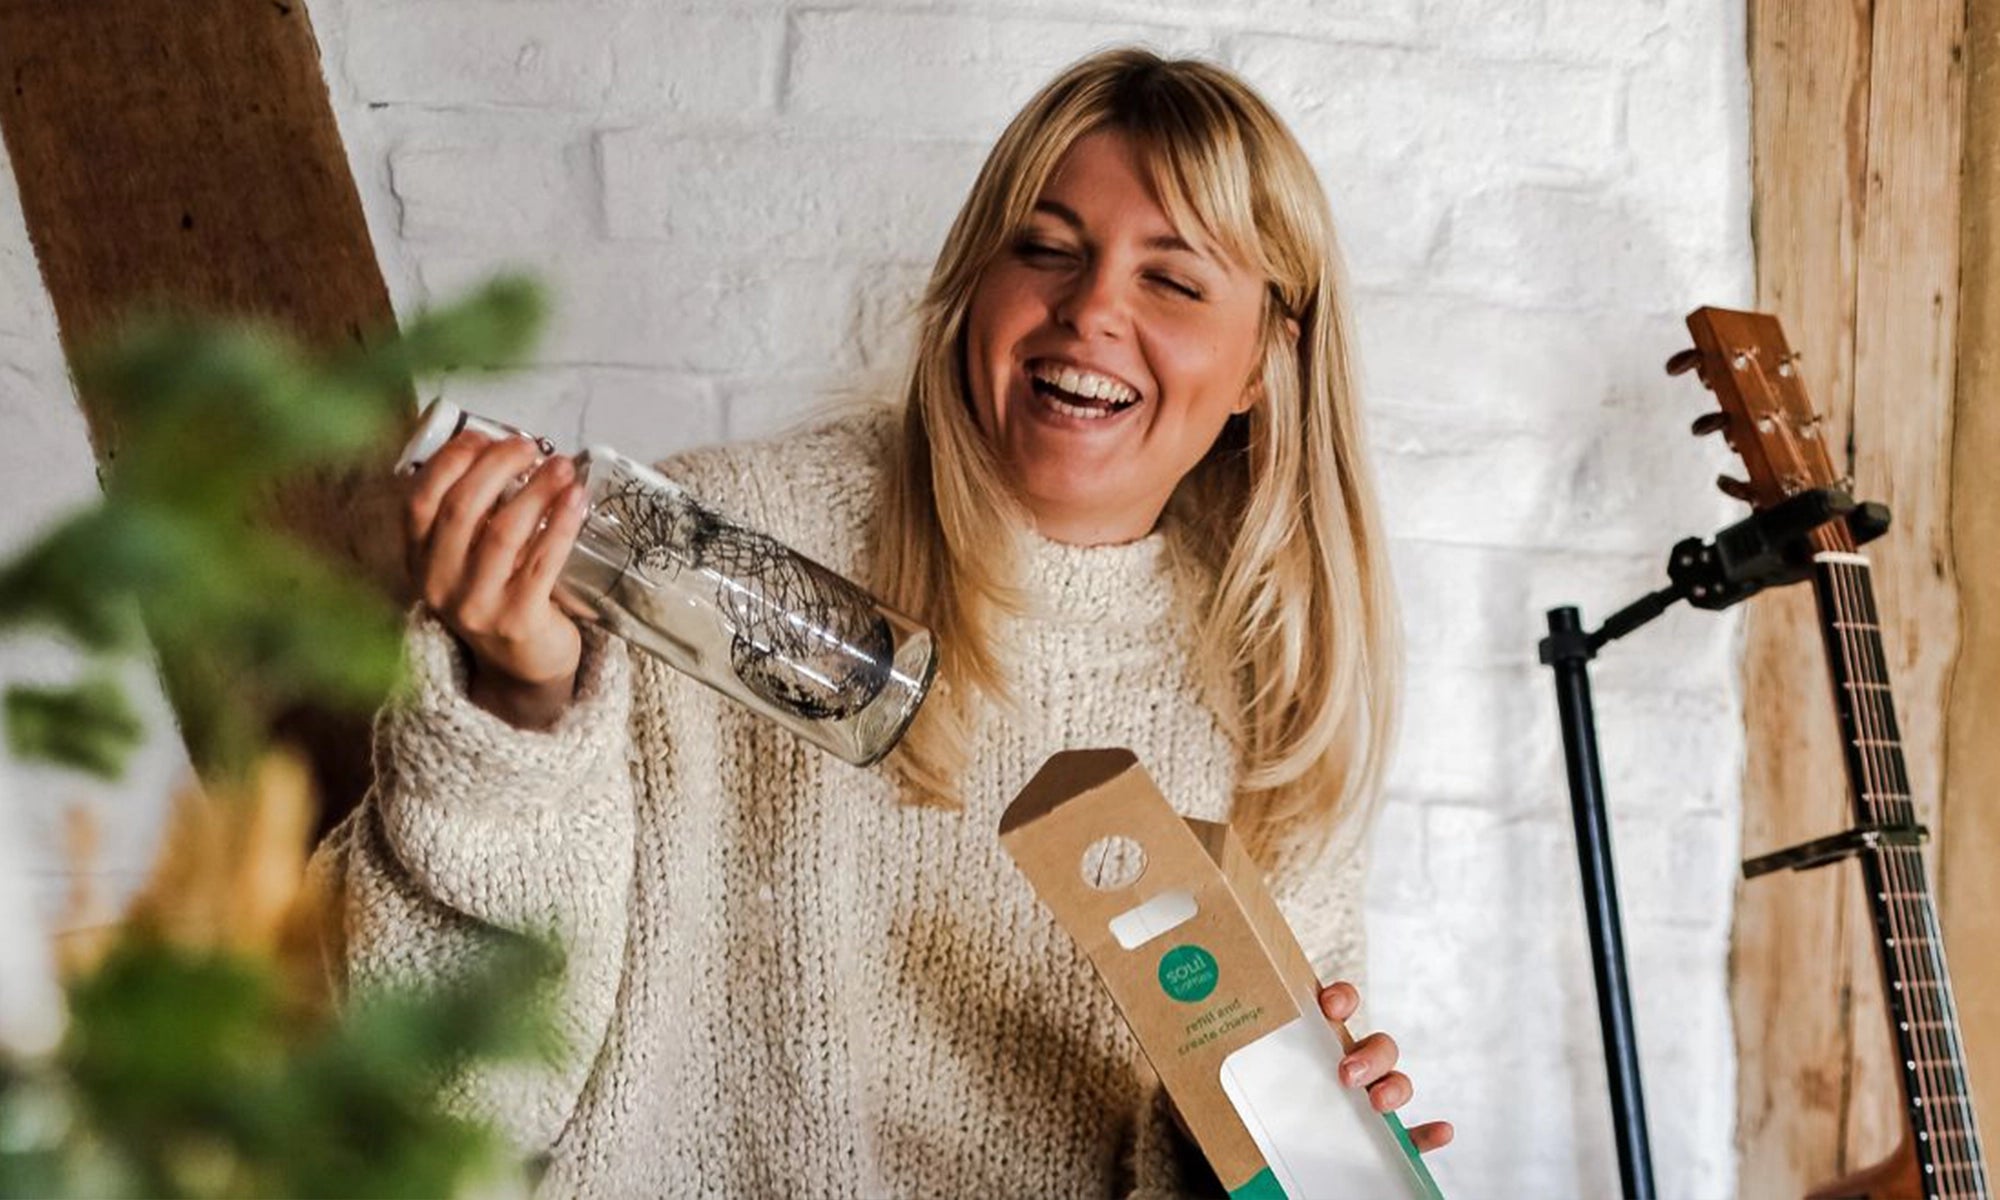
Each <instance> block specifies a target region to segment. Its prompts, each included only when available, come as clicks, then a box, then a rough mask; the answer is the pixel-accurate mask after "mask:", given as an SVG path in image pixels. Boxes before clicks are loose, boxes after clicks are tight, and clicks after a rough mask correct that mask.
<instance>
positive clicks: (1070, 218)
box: [1035, 200, 1208, 259]
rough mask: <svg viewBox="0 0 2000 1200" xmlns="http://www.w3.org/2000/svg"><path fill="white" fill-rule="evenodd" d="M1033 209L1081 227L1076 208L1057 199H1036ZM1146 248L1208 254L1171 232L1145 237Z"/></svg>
mask: <svg viewBox="0 0 2000 1200" xmlns="http://www.w3.org/2000/svg"><path fill="white" fill-rule="evenodd" d="M1035 211H1036V212H1043V213H1047V214H1049V215H1050V216H1052V217H1055V218H1057V219H1058V220H1060V221H1062V222H1063V223H1064V224H1065V225H1068V226H1070V227H1071V228H1073V229H1076V230H1078V231H1081V230H1082V229H1083V218H1082V217H1079V216H1077V215H1076V210H1074V209H1072V208H1070V207H1069V205H1067V204H1064V203H1062V202H1061V201H1059V200H1037V201H1035ZM1146 248H1147V249H1148V250H1180V251H1184V252H1186V253H1188V254H1192V255H1194V256H1195V257H1196V258H1204V259H1205V258H1207V257H1208V255H1206V254H1203V253H1202V252H1201V251H1199V250H1197V249H1195V248H1194V247H1193V246H1190V245H1188V244H1187V242H1186V241H1185V240H1183V239H1182V238H1180V237H1179V236H1177V235H1175V234H1171V233H1162V234H1157V235H1155V236H1153V237H1149V238H1147V239H1146Z"/></svg>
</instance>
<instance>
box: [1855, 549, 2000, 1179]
mask: <svg viewBox="0 0 2000 1200" xmlns="http://www.w3.org/2000/svg"><path fill="white" fill-rule="evenodd" d="M1836 537H1837V535H1836ZM1830 540H1831V539H1830ZM1838 540H1843V541H1844V540H1845V539H1844V538H1840V539H1838ZM1826 565H1827V568H1828V578H1829V581H1830V582H1831V583H1832V584H1833V587H1832V588H1831V589H1830V592H1829V594H1830V597H1831V598H1832V599H1833V600H1834V604H1835V608H1836V613H1835V616H1836V623H1835V629H1836V631H1837V635H1838V640H1839V642H1840V645H1841V656H1842V658H1843V659H1844V660H1845V661H1844V663H1843V665H1844V667H1845V668H1846V675H1847V679H1846V682H1848V683H1850V684H1861V685H1863V686H1862V687H1858V688H1849V689H1848V692H1849V697H1848V703H1849V711H1850V712H1852V713H1853V714H1854V721H1855V732H1856V734H1857V744H1856V750H1857V751H1858V759H1859V762H1860V765H1861V771H1862V776H1863V778H1862V781H1861V782H1862V797H1861V800H1862V803H1861V805H1860V807H1861V808H1862V809H1863V811H1864V814H1865V816H1866V817H1867V818H1868V819H1869V820H1870V821H1871V822H1872V823H1875V824H1890V825H1906V824H1910V823H1913V822H1914V820H1915V809H1914V806H1913V805H1912V803H1911V798H1910V792H1909V781H1908V775H1907V772H1906V771H1905V770H1904V769H1903V764H1902V756H1901V754H1900V752H1899V751H1900V745H1901V743H1900V737H1899V733H1900V731H1899V730H1898V729H1897V727H1896V723H1895V716H1894V713H1895V709H1894V703H1893V697H1892V696H1891V695H1890V694H1889V693H1887V692H1886V691H1883V690H1878V689H1884V688H1887V687H1888V671H1887V665H1888V664H1887V663H1886V662H1885V661H1882V659H1881V650H1880V647H1881V642H1880V638H1879V630H1880V619H1879V613H1877V612H1876V611H1875V606H1874V605H1873V604H1872V603H1871V601H1872V599H1873V595H1872V593H1873V589H1872V587H1871V586H1870V582H1869V578H1868V575H1867V574H1866V567H1865V566H1864V565H1863V564H1860V563H1851V562H1838V561H1835V562H1829V563H1828V564H1826ZM1840 617H1847V618H1852V619H1849V620H1840V619H1839V618H1840ZM1864 627H1865V628H1868V630H1869V632H1870V633H1873V634H1875V635H1876V636H1873V637H1870V636H1866V635H1864V634H1863V633H1862V632H1861V630H1862V629H1863V628H1864ZM1883 785H1887V786H1886V788H1885V787H1884V786H1883ZM1872 857H1873V860H1874V861H1873V865H1874V867H1875V870H1874V871H1872V872H1870V873H1871V874H1873V875H1874V876H1875V877H1876V880H1875V881H1876V882H1877V883H1878V884H1882V885H1886V888H1885V890H1887V891H1888V892H1889V893H1890V894H1889V895H1887V896H1884V897H1878V900H1879V901H1881V902H1882V903H1883V910H1884V915H1885V916H1886V918H1887V921H1888V924H1889V926H1890V930H1889V933H1890V937H1891V939H1892V944H1891V945H1890V946H1889V947H1886V949H1888V950H1889V951H1890V956H1891V957H1892V958H1893V959H1894V961H1895V963H1896V966H1897V968H1898V971H1897V973H1898V975H1899V976H1900V978H1899V979H1898V980H1897V981H1895V982H1896V984H1897V987H1896V990H1897V993H1898V994H1897V996H1896V997H1895V998H1896V1000H1897V1002H1898V1006H1899V1007H1900V1009H1901V1013H1900V1016H1899V1018H1898V1020H1899V1021H1900V1022H1901V1023H1902V1025H1903V1030H1902V1032H1903V1034H1904V1038H1903V1039H1902V1041H1903V1042H1904V1046H1899V1047H1898V1048H1899V1049H1902V1048H1905V1047H1907V1049H1908V1050H1909V1052H1910V1055H1911V1059H1910V1062H1909V1063H1908V1064H1907V1065H1906V1068H1905V1069H1906V1071H1907V1072H1909V1073H1910V1074H1913V1075H1914V1076H1916V1078H1913V1079H1911V1081H1910V1087H1911V1090H1912V1091H1916V1090H1917V1089H1918V1087H1919V1085H1921V1093H1920V1094H1918V1095H1914V1096H1911V1097H1909V1099H1910V1100H1912V1101H1913V1103H1911V1104H1910V1106H1909V1107H1911V1108H1913V1109H1915V1110H1916V1121H1915V1122H1914V1123H1915V1124H1917V1125H1918V1126H1920V1130H1921V1132H1922V1133H1923V1134H1924V1136H1923V1137H1922V1138H1920V1139H1919V1140H1920V1141H1922V1142H1923V1143H1924V1145H1923V1152H1922V1153H1921V1155H1920V1159H1919V1161H1921V1162H1922V1163H1923V1164H1924V1167H1925V1172H1924V1173H1925V1174H1926V1175H1927V1176H1929V1179H1927V1180H1926V1186H1927V1188H1928V1189H1930V1190H1935V1191H1938V1193H1939V1194H1940V1195H1941V1196H1957V1195H1961V1194H1964V1195H1970V1196H1983V1195H1984V1192H1983V1190H1980V1189H1981V1188H1982V1181H1980V1180H1978V1179H1977V1178H1976V1176H1973V1175H1972V1174H1971V1173H1970V1172H1969V1171H1968V1165H1969V1164H1968V1159H1967V1156H1966V1153H1965V1151H1966V1150H1967V1149H1969V1147H1965V1146H1963V1145H1962V1144H1961V1143H1962V1138H1961V1137H1959V1136H1957V1134H1959V1133H1960V1132H1961V1130H1959V1129H1952V1128H1945V1127H1944V1126H1945V1125H1946V1124H1949V1125H1952V1126H1959V1125H1961V1122H1960V1121H1958V1120H1957V1119H1956V1118H1957V1117H1958V1116H1960V1115H1964V1116H1966V1117H1969V1116H1970V1113H1969V1111H1967V1108H1968V1104H1967V1097H1966V1096H1965V1094H1964V1093H1965V1089H1964V1087H1963V1084H1962V1082H1959V1081H1955V1080H1953V1078H1952V1073H1953V1072H1952V1064H1953V1062H1954V1060H1953V1059H1951V1058H1949V1057H1947V1055H1948V1054H1949V1052H1950V1051H1951V1050H1952V1049H1953V1047H1952V1046H1951V1044H1950V1043H1951V1041H1952V1038H1951V1026H1950V1020H1949V1019H1948V1018H1949V1015H1950V1010H1949V1006H1948V1000H1949V992H1948V987H1949V977H1948V976H1944V975H1942V974H1941V973H1938V972H1936V971H1935V970H1932V971H1931V978H1930V979H1928V980H1926V979H1923V978H1919V977H1918V972H1917V971H1916V967H1917V966H1918V965H1919V964H1918V959H1917V957H1916V955H1917V953H1918V952H1917V951H1916V950H1913V949H1912V948H1911V945H1910V943H1911V940H1912V936H1913V934H1914V936H1915V939H1916V940H1917V941H1918V942H1921V943H1923V944H1924V946H1925V947H1926V949H1925V950H1924V951H1923V953H1924V956H1925V958H1927V959H1928V960H1929V961H1928V962H1925V963H1923V966H1924V967H1926V968H1927V969H1933V968H1935V967H1936V966H1937V965H1938V960H1937V955H1936V953H1935V949H1936V946H1937V938H1936V935H1935V924H1934V922H1933V921H1931V920H1928V919H1927V917H1928V916H1929V914H1928V913H1926V912H1925V911H1923V910H1922V909H1921V908H1919V909H1918V910H1917V911H1914V912H1912V911H1911V906H1912V903H1913V902H1918V903H1920V898H1921V897H1922V896H1923V895H1924V891H1923V890H1922V889H1920V888H1919V887H1917V886H1913V885H1915V884H1917V883H1919V882H1920V881H1919V880H1917V879H1916V878H1914V877H1912V875H1911V874H1910V870H1911V865H1912V862H1911V860H1912V859H1913V858H1915V856H1912V855H1910V854H1908V853H1905V852H1903V851H1902V850H1901V848H1898V847H1882V848H1880V849H1878V850H1876V851H1875V852H1873V855H1872ZM1922 869H1923V868H1922V863H1921V859H1920V858H1916V859H1915V870H1916V871H1918V872H1921V871H1922ZM1927 984H1928V985H1930V986H1926V985H1927ZM1932 997H1935V998H1936V999H1932ZM1940 1001H1943V1002H1945V1003H1943V1004H1941V1003H1940ZM1955 1082H1957V1083H1958V1086H1956V1087H1954V1086H1953V1084H1954V1083H1955ZM1923 1093H1927V1097H1926V1095H1925V1094H1923ZM1926 1098H1927V1099H1928V1101H1929V1102H1928V1103H1926ZM1940 1100H1943V1101H1944V1105H1943V1107H1942V1109H1940V1107H1939V1104H1938V1101H1940ZM1963 1124H1964V1125H1967V1126H1969V1124H1970V1122H1969V1121H1967V1122H1964V1123H1963Z"/></svg>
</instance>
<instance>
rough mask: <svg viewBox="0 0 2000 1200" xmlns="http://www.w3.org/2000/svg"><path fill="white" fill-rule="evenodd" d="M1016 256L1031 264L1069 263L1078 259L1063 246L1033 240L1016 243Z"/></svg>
mask: <svg viewBox="0 0 2000 1200" xmlns="http://www.w3.org/2000/svg"><path fill="white" fill-rule="evenodd" d="M1014 256H1015V257H1016V258H1019V259H1020V260H1021V261H1023V262H1029V263H1037V262H1041V263H1056V262H1068V261H1069V260H1070V259H1072V258H1075V257H1076V256H1075V255H1074V254H1071V253H1070V252H1069V251H1068V250H1065V249H1064V248H1063V247H1061V246H1055V245H1051V244H1050V243H1048V242H1037V241H1034V240H1032V239H1028V240H1023V241H1019V242H1015V243H1014Z"/></svg>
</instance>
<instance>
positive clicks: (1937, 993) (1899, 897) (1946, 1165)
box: [1844, 564, 1985, 1196]
mask: <svg viewBox="0 0 2000 1200" xmlns="http://www.w3.org/2000/svg"><path fill="white" fill-rule="evenodd" d="M1844 573H1845V574H1847V576H1848V579H1847V587H1848V590H1849V592H1850V594H1851V596H1852V598H1853V602H1854V606H1855V608H1856V609H1857V611H1858V613H1859V615H1860V617H1861V618H1862V621H1863V623H1864V624H1866V625H1869V626H1873V627H1874V628H1876V629H1878V630H1879V628H1880V625H1881V615H1880V612H1879V611H1878V610H1877V606H1876V604H1875V599H1874V590H1873V588H1872V586H1870V583H1869V579H1870V574H1871V572H1870V571H1869V568H1868V567H1867V566H1866V565H1865V564H1852V565H1849V566H1847V567H1846V568H1845V571H1844ZM1862 646H1863V649H1864V650H1866V651H1868V652H1869V654H1868V659H1869V660H1870V661H1869V662H1868V663H1867V664H1866V666H1867V669H1869V670H1872V672H1873V676H1874V677H1873V678H1872V679H1871V680H1869V681H1868V682H1871V683H1873V684H1875V685H1877V686H1878V687H1879V688H1881V689H1887V688H1888V686H1889V674H1888V663H1887V662H1886V661H1885V660H1884V659H1883V657H1882V655H1883V647H1882V645H1881V642H1880V639H1879V637H1874V638H1868V639H1864V640H1863V641H1862ZM1868 694H1869V695H1872V696H1875V697H1877V699H1876V700H1875V701H1874V702H1873V703H1872V704H1870V705H1869V706H1868V708H1867V711H1868V713H1869V715H1870V717H1871V718H1872V721H1873V724H1874V727H1875V729H1876V731H1877V733H1878V734H1879V736H1878V737H1877V738H1875V739H1872V740H1873V741H1875V742H1876V743H1877V744H1876V745H1874V746H1872V747H1870V748H1869V749H1870V751H1871V754H1872V756H1873V757H1874V758H1875V759H1877V760H1878V762H1879V763H1880V764H1881V766H1882V767H1883V768H1885V769H1886V775H1887V777H1888V780H1889V782H1890V783H1891V785H1892V791H1891V792H1890V794H1889V798H1890V800H1891V801H1892V803H1893V804H1894V805H1895V806H1896V808H1897V810H1898V811H1896V812H1895V813H1894V814H1893V815H1894V817H1895V818H1896V820H1897V822H1898V823H1914V822H1915V820H1916V811H1915V806H1914V803H1913V799H1912V795H1911V791H1910V785H1909V775H1908V770H1907V767H1906V764H1905V760H1904V758H1903V755H1902V753H1901V736H1900V734H1901V731H1900V730H1899V729H1898V728H1897V725H1896V720H1895V705H1894V696H1893V694H1892V693H1891V692H1889V691H1887V690H1879V691H1873V692H1869V693H1868ZM1877 857H1878V861H1880V863H1881V864H1882V866H1883V867H1884V868H1885V871H1884V874H1885V875H1886V877H1887V879H1888V881H1889V883H1890V886H1891V887H1892V888H1893V889H1894V891H1895V894H1894V895H1893V896H1892V897H1890V901H1891V905H1892V912H1894V913H1895V914H1896V921H1897V924H1898V925H1899V926H1901V930H1902V931H1901V933H1900V934H1899V941H1906V940H1907V939H1908V937H1909V931H1910V930H1911V929H1912V928H1914V929H1915V930H1916V931H1917V934H1916V936H1917V940H1918V941H1919V942H1920V943H1922V947H1923V949H1922V958H1923V965H1924V966H1925V968H1926V969H1927V970H1928V971H1929V972H1930V973H1931V978H1930V979H1929V980H1928V981H1925V980H1912V981H1911V982H1912V983H1914V984H1915V985H1917V991H1918V994H1919V995H1920V996H1923V997H1926V999H1924V1000H1922V1001H1921V1002H1920V1008H1921V1010H1922V1011H1921V1012H1919V1015H1918V1019H1919V1020H1925V1019H1929V1020H1931V1021H1932V1022H1933V1023H1931V1024H1927V1025H1924V1026H1922V1027H1920V1031H1921V1032H1922V1033H1923V1034H1924V1038H1923V1045H1924V1051H1925V1053H1924V1059H1925V1060H1928V1061H1926V1063H1925V1065H1926V1068H1927V1070H1926V1076H1927V1078H1928V1079H1931V1080H1934V1081H1935V1083H1934V1084H1933V1085H1932V1087H1931V1095H1930V1101H1931V1106H1932V1107H1933V1109H1934V1111H1933V1112H1932V1114H1931V1116H1932V1119H1931V1130H1930V1132H1931V1135H1932V1136H1931V1139H1930V1140H1931V1143H1932V1150H1933V1155H1934V1157H1935V1160H1936V1161H1937V1162H1938V1164H1939V1165H1940V1167H1941V1169H1942V1170H1943V1172H1944V1173H1945V1174H1946V1176H1947V1178H1948V1179H1949V1181H1950V1182H1951V1183H1952V1184H1953V1186H1954V1188H1956V1187H1957V1186H1959V1185H1960V1184H1964V1185H1965V1186H1966V1187H1967V1188H1968V1189H1970V1190H1969V1192H1968V1194H1972V1195H1979V1196H1983V1195H1985V1191H1984V1187H1985V1181H1984V1179H1983V1175H1984V1171H1983V1168H1982V1166H1981V1160H1980V1158H1979V1156H1978V1153H1977V1152H1978V1147H1977V1145H1976V1141H1972V1140H1968V1139H1976V1136H1977V1123H1976V1121H1975V1119H1974V1115H1973V1113H1972V1108H1971V1097H1970V1095H1969V1094H1968V1088H1967V1085H1966V1080H1965V1078H1964V1067H1963V1065H1962V1064H1963V1062H1964V1059H1963V1057H1962V1047H1961V1046H1960V1045H1959V1044H1958V1035H1957V1030H1956V1028H1955V1025H1956V1021H1957V1013H1956V1005H1955V1003H1954V1002H1953V997H1952V995H1951V986H1950V983H1951V977H1950V974H1949V973H1948V971H1947V970H1946V969H1945V965H1944V959H1943V942H1942V934H1941V932H1940V930H1939V929H1938V924H1937V916H1936V911H1935V908H1934V907H1933V906H1932V904H1931V903H1930V895H1929V888H1928V887H1927V886H1926V878H1925V876H1924V868H1923V858H1922V855H1921V854H1920V853H1918V852H1917V851H1916V850H1915V849H1914V848H1913V847H1885V848H1884V849H1883V850H1881V851H1878V853H1877ZM1917 953H1918V952H1917V951H1911V952H1910V958H1909V959H1908V960H1906V961H1916V958H1915V956H1916V955H1917ZM1926 983H1928V985H1929V986H1924V985H1925V984H1926ZM1908 990H1910V989H1908V988H1906V989H1905V991H1908ZM1940 1100H1942V1101H1943V1107H1942V1110H1941V1111H1937V1110H1936V1105H1937V1102H1938V1101H1940ZM1941 1125H1943V1126H1949V1127H1946V1128H1940V1126H1941Z"/></svg>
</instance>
